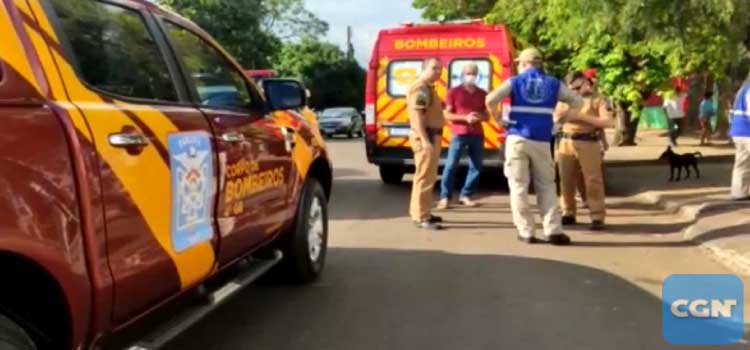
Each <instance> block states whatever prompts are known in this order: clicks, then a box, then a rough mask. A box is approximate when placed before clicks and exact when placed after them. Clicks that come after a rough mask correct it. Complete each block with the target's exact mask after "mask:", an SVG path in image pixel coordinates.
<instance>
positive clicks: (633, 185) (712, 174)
mask: <svg viewBox="0 0 750 350" xmlns="http://www.w3.org/2000/svg"><path fill="white" fill-rule="evenodd" d="M699 168H700V170H701V174H702V177H701V178H700V179H696V178H695V176H694V175H695V174H693V177H692V178H691V179H687V180H682V181H679V182H669V181H668V180H669V165H668V164H664V165H659V166H637V167H630V168H627V167H626V168H608V169H607V195H611V196H631V195H634V194H638V193H642V192H646V191H667V190H694V189H701V188H712V187H728V186H729V185H730V183H731V180H732V164H728V163H716V164H713V163H711V164H708V163H707V164H701V165H700V166H699ZM683 176H685V172H684V171H683Z"/></svg>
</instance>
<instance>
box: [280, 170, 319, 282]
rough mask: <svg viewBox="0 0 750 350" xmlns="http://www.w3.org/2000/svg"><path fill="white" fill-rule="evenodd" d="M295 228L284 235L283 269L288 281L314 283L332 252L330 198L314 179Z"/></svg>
mask: <svg viewBox="0 0 750 350" xmlns="http://www.w3.org/2000/svg"><path fill="white" fill-rule="evenodd" d="M301 198H302V201H301V202H300V205H299V208H298V209H297V215H296V219H295V222H294V226H293V227H292V229H291V231H290V232H288V233H287V234H286V235H285V236H282V237H281V239H282V241H281V242H280V248H281V250H282V252H283V253H284V258H283V260H282V261H281V263H280V264H279V269H280V270H282V272H281V274H282V275H283V276H284V279H285V280H287V281H289V282H293V283H300V284H304V283H310V282H313V281H315V280H316V279H317V278H318V277H319V276H320V274H321V273H322V272H323V267H324V266H325V260H326V252H327V250H328V199H327V198H326V194H325V191H324V190H323V186H321V185H320V183H319V182H318V180H316V179H314V178H310V179H308V180H307V183H306V184H305V187H304V189H303V190H302V197H301Z"/></svg>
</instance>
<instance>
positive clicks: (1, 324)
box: [0, 315, 37, 350]
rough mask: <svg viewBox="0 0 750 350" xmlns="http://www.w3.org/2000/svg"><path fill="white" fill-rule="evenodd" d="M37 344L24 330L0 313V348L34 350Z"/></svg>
mask: <svg viewBox="0 0 750 350" xmlns="http://www.w3.org/2000/svg"><path fill="white" fill-rule="evenodd" d="M36 349H37V346H36V345H35V344H34V341H33V340H31V337H29V335H28V334H27V333H26V331H24V330H23V328H21V326H19V325H17V324H16V323H15V322H13V321H11V320H10V319H9V318H7V317H5V316H3V315H0V350H36Z"/></svg>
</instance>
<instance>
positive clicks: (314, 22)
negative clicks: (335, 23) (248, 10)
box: [262, 0, 328, 40]
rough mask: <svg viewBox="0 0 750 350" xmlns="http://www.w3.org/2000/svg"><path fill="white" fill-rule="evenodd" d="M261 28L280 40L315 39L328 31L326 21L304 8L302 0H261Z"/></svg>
mask: <svg viewBox="0 0 750 350" xmlns="http://www.w3.org/2000/svg"><path fill="white" fill-rule="evenodd" d="M262 3H263V7H264V10H265V16H264V18H263V28H264V29H265V31H266V32H270V33H274V34H276V35H277V36H278V37H279V38H281V40H295V39H315V38H318V37H321V36H323V35H325V34H326V32H328V23H326V22H324V21H322V20H320V19H319V18H318V17H316V16H315V15H314V14H313V13H312V12H310V11H309V10H307V9H306V8H305V3H304V1H302V0H263V1H262Z"/></svg>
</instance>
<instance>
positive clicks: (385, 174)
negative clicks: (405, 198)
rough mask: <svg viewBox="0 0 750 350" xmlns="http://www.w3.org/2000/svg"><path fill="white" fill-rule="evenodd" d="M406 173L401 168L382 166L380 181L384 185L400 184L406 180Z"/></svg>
mask: <svg viewBox="0 0 750 350" xmlns="http://www.w3.org/2000/svg"><path fill="white" fill-rule="evenodd" d="M404 173H406V171H404V168H403V167H400V166H389V165H381V166H380V179H381V180H383V183H385V184H388V185H398V184H400V183H401V181H403V180H404Z"/></svg>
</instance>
